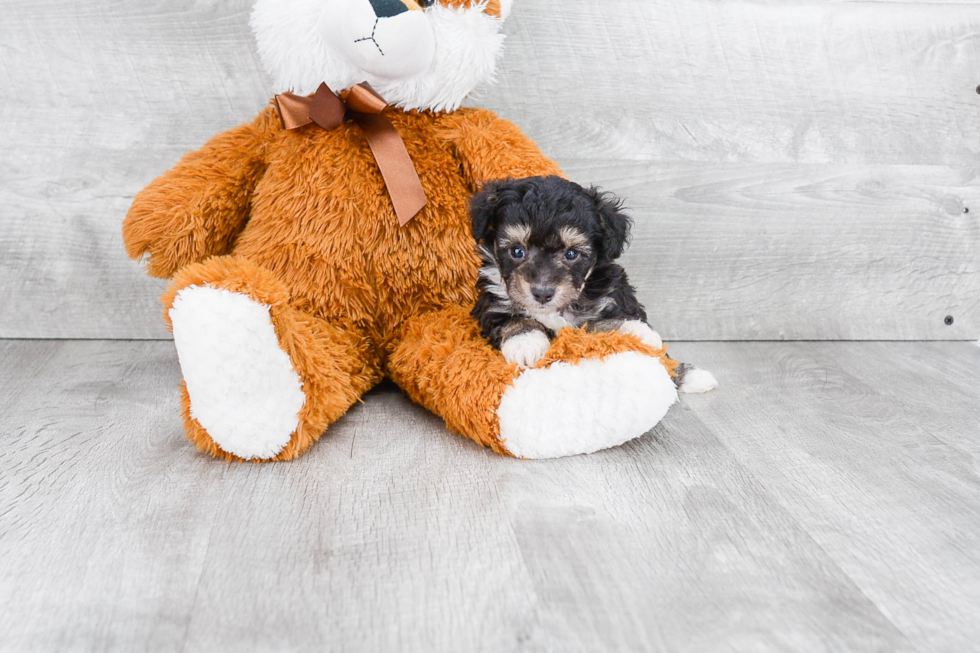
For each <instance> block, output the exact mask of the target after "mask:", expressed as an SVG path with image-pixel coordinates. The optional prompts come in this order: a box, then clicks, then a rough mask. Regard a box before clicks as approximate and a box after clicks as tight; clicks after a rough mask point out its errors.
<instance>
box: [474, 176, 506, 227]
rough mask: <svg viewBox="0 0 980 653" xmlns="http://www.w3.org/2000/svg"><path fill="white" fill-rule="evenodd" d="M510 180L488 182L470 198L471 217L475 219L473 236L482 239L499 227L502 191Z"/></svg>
mask: <svg viewBox="0 0 980 653" xmlns="http://www.w3.org/2000/svg"><path fill="white" fill-rule="evenodd" d="M507 184H508V180H506V179H501V180H498V181H491V182H487V183H486V184H485V185H484V186H483V190H481V191H480V192H479V193H477V194H476V195H474V196H473V199H472V200H470V218H471V219H472V220H473V237H474V238H476V240H477V241H478V242H479V241H482V240H483V239H485V238H486V237H487V236H488V235H490V234H491V232H493V231H494V230H495V229H496V227H497V209H498V208H499V207H500V203H501V202H500V199H501V198H500V193H501V191H503V190H504V189H505V187H506V186H507Z"/></svg>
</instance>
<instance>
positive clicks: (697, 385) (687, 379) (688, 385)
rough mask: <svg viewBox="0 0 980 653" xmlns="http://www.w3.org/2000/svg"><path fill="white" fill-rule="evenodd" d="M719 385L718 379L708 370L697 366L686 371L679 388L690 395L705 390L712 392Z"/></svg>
mask: <svg viewBox="0 0 980 653" xmlns="http://www.w3.org/2000/svg"><path fill="white" fill-rule="evenodd" d="M717 387H718V379H716V378H715V375H714V374H712V373H711V372H709V371H708V370H701V369H698V368H696V367H692V368H690V369H688V370H687V371H686V372H685V373H684V380H683V381H681V386H680V387H679V388H678V390H680V391H681V392H683V393H684V394H688V395H697V394H701V393H703V392H711V391H712V390H714V389H715V388H717Z"/></svg>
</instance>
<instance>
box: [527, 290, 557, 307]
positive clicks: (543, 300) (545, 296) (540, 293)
mask: <svg viewBox="0 0 980 653" xmlns="http://www.w3.org/2000/svg"><path fill="white" fill-rule="evenodd" d="M531 294H532V295H534V298H535V299H536V300H538V303H539V304H547V303H548V302H550V301H551V298H552V297H554V296H555V289H554V288H531Z"/></svg>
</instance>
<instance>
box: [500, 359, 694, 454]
mask: <svg viewBox="0 0 980 653" xmlns="http://www.w3.org/2000/svg"><path fill="white" fill-rule="evenodd" d="M676 400H677V390H676V388H675V386H674V382H673V379H672V378H671V376H670V374H669V373H668V371H667V368H666V367H664V365H663V363H662V362H661V361H660V359H658V358H654V357H652V356H649V355H646V354H641V353H638V352H623V353H618V354H613V355H612V356H608V357H606V358H601V359H600V358H587V359H583V360H580V361H578V362H563V361H558V362H555V363H552V364H551V365H550V366H549V367H539V368H536V369H530V370H527V371H525V372H523V373H522V374H521V375H520V376H518V377H517V378H516V379H515V380H514V384H513V385H512V386H511V387H510V388H508V389H507V391H506V392H505V393H504V396H503V398H502V399H501V401H500V406H499V407H498V408H497V416H498V418H499V420H500V440H501V442H502V443H503V445H504V446H505V447H506V448H507V451H509V452H510V453H511V454H513V455H515V456H517V457H519V458H530V459H536V458H558V457H562V456H572V455H575V454H587V453H594V452H596V451H599V450H601V449H607V448H609V447H615V446H619V445H621V444H623V443H625V442H628V441H629V440H632V439H634V438H638V437H639V436H641V435H643V434H644V433H646V432H647V431H649V430H650V429H652V428H653V427H654V426H655V425H656V424H657V423H658V422H659V421H660V420H661V419H663V417H664V415H666V414H667V410H668V409H669V408H670V407H671V406H672V405H673V404H674V402H675V401H676Z"/></svg>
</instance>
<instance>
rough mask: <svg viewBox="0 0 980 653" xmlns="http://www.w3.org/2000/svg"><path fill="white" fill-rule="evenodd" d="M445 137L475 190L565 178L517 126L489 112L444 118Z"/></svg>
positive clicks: (460, 113) (463, 111) (463, 112)
mask: <svg viewBox="0 0 980 653" xmlns="http://www.w3.org/2000/svg"><path fill="white" fill-rule="evenodd" d="M444 134H445V136H446V138H448V139H449V140H450V141H452V143H453V144H454V146H455V148H456V153H457V155H458V156H459V159H460V162H461V164H462V166H463V170H464V172H465V173H466V175H467V176H468V177H469V178H470V179H471V180H472V181H473V182H474V184H475V187H477V188H479V187H480V186H481V185H483V184H484V183H486V182H488V181H493V180H494V179H507V178H512V179H521V178H524V177H539V176H542V177H543V176H547V175H559V176H562V177H564V176H565V175H564V173H562V171H561V169H560V168H559V167H558V164H557V163H555V162H554V161H552V160H551V159H549V158H548V157H546V156H545V155H544V154H542V153H541V150H539V149H538V146H537V145H535V144H534V141H532V140H531V139H530V138H528V137H527V136H525V135H524V133H523V132H521V130H520V129H519V128H518V127H517V125H515V124H514V123H512V122H510V121H509V120H504V119H503V118H499V117H497V115H496V114H495V113H493V112H492V111H487V110H485V109H460V110H459V111H457V112H455V113H454V114H452V115H450V116H448V117H447V120H446V123H445V131H444Z"/></svg>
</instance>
